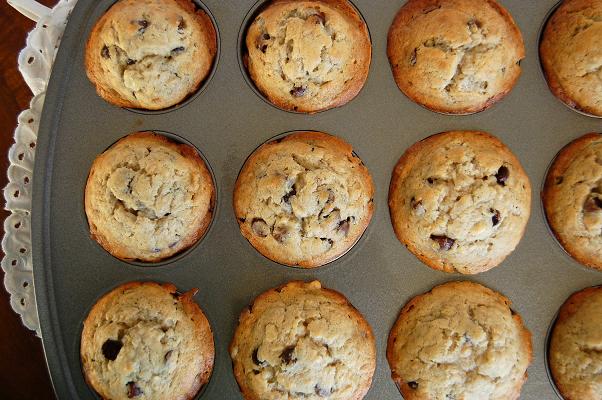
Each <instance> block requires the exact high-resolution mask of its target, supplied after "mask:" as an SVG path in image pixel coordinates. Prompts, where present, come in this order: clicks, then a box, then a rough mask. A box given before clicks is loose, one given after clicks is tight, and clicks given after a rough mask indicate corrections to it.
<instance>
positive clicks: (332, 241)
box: [320, 238, 334, 246]
mask: <svg viewBox="0 0 602 400" xmlns="http://www.w3.org/2000/svg"><path fill="white" fill-rule="evenodd" d="M320 240H321V241H323V242H328V244H329V245H331V246H332V245H333V244H334V240H332V239H329V238H320Z"/></svg>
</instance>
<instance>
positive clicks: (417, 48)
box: [387, 0, 525, 114]
mask: <svg viewBox="0 0 602 400" xmlns="http://www.w3.org/2000/svg"><path fill="white" fill-rule="evenodd" d="M387 54H388V56H389V62H390V63H391V69H392V71H393V76H394V77H395V82H397V86H399V89H400V90H401V91H402V92H403V93H404V94H405V95H406V96H408V97H409V98H410V99H411V100H413V101H415V102H416V103H418V104H420V105H422V106H424V107H426V108H428V109H430V110H432V111H437V112H440V113H447V114H470V113H475V112H479V111H482V110H484V109H486V108H489V107H491V106H492V105H493V104H494V103H496V102H497V101H499V100H500V99H501V98H503V97H504V96H505V95H506V94H507V93H508V92H510V90H511V89H512V88H513V87H514V85H515V84H516V81H517V80H518V77H519V76H520V73H521V69H520V61H521V60H522V59H523V58H524V57H525V46H524V43H523V38H522V35H521V33H520V31H519V29H518V27H517V26H516V24H515V23H514V20H513V19H512V17H511V16H510V14H509V13H508V11H506V9H504V8H503V7H502V6H501V5H499V4H498V3H497V2H496V1H495V0H484V1H474V0H409V1H408V2H407V3H406V4H405V5H404V6H403V7H402V8H401V9H400V10H399V12H398V13H397V16H396V17H395V19H394V20H393V24H392V25H391V28H390V30H389V37H388V44H387Z"/></svg>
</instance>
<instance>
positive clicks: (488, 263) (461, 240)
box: [389, 131, 531, 274]
mask: <svg viewBox="0 0 602 400" xmlns="http://www.w3.org/2000/svg"><path fill="white" fill-rule="evenodd" d="M389 210H390V212H391V221H392V223H393V228H394V230H395V234H396V235H397V238H398V239H399V241H400V242H401V243H403V244H404V245H405V246H406V247H407V248H408V249H409V250H410V251H411V252H412V253H414V255H415V256H416V257H418V258H419V259H420V260H421V261H422V262H424V263H425V264H427V265H428V266H429V267H431V268H434V269H438V270H442V271H445V272H459V273H462V274H476V273H480V272H484V271H487V270H489V269H491V268H493V267H495V266H497V265H498V264H500V263H501V262H502V261H503V260H504V259H505V258H506V256H508V254H510V253H511V252H512V251H513V250H514V248H515V247H516V246H517V245H518V243H519V242H520V240H521V238H522V236H523V233H524V231H525V227H526V226H527V222H528V220H529V215H530V212H531V185H530V183H529V178H528V177H527V175H526V173H525V171H524V170H523V167H522V166H521V164H520V162H519V161H518V159H517V158H516V157H515V156H514V154H512V152H511V151H510V149H508V148H507V147H506V146H505V145H504V144H503V143H502V142H501V141H500V140H499V139H497V138H496V137H494V136H492V135H490V134H488V133H485V132H471V131H456V132H445V133H441V134H438V135H434V136H430V137H428V138H426V139H424V140H422V141H420V142H418V143H415V144H414V145H413V146H411V147H410V148H409V149H408V150H406V152H405V153H404V155H403V156H402V157H401V158H400V159H399V162H398V163H397V165H396V166H395V169H394V171H393V176H392V178H391V186H390V188H389Z"/></svg>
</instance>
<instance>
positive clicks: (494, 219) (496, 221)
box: [489, 209, 500, 226]
mask: <svg viewBox="0 0 602 400" xmlns="http://www.w3.org/2000/svg"><path fill="white" fill-rule="evenodd" d="M489 211H491V212H492V213H493V216H492V217H491V222H492V223H493V226H496V225H497V224H499V223H500V212H499V211H498V210H494V209H491V210H489Z"/></svg>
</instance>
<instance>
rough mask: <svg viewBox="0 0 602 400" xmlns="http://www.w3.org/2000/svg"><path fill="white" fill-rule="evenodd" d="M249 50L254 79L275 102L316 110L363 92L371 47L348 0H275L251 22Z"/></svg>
mask: <svg viewBox="0 0 602 400" xmlns="http://www.w3.org/2000/svg"><path fill="white" fill-rule="evenodd" d="M246 52H247V53H246V54H245V56H244V57H245V64H246V66H247V69H248V71H249V74H250V76H251V79H252V80H253V82H255V85H256V86H257V88H258V89H259V91H261V93H263V94H264V96H265V97H267V99H268V100H269V101H270V102H272V103H273V104H274V105H276V106H277V107H280V108H282V109H285V110H292V111H300V112H306V113H313V112H318V111H322V110H327V109H329V108H333V107H338V106H341V105H343V104H345V103H347V102H349V101H350V100H351V99H353V98H354V97H355V96H356V95H357V94H358V93H359V91H360V90H361V88H362V87H363V86H364V82H365V81H366V78H367V76H368V69H369V68H370V59H371V55H372V46H371V44H370V36H369V34H368V28H367V27H366V24H365V23H364V21H363V20H362V18H361V16H360V15H359V13H358V12H357V11H356V10H355V8H354V7H353V6H352V5H351V4H350V3H349V2H348V1H347V0H308V1H297V0H275V1H273V2H271V3H270V4H269V5H268V6H267V7H266V8H265V9H263V10H262V11H261V12H260V13H259V15H257V17H255V19H254V21H253V22H252V23H251V25H250V27H249V29H248V31H247V36H246Z"/></svg>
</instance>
